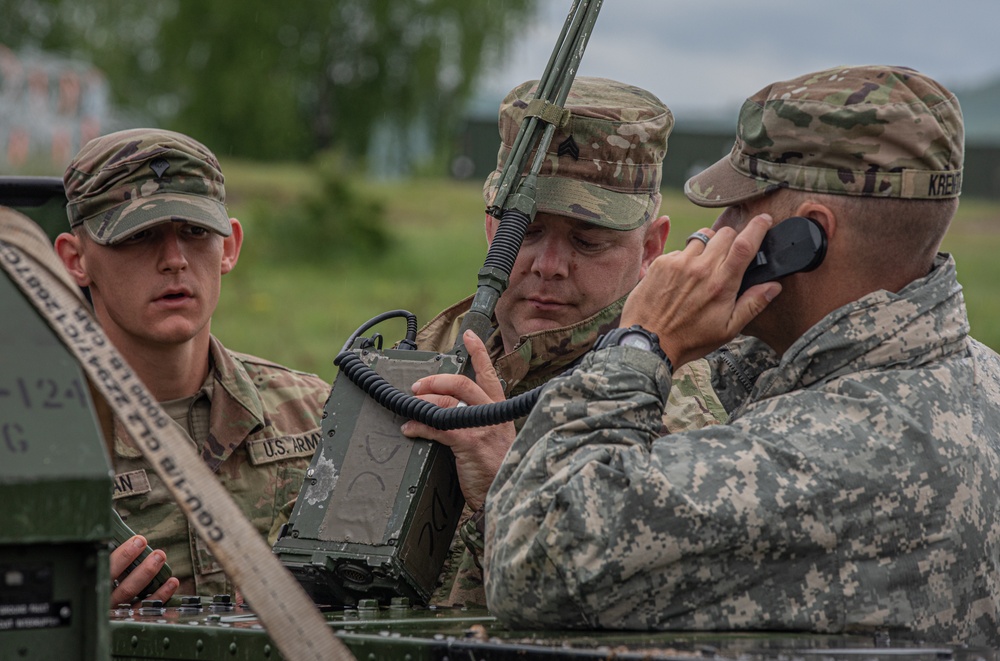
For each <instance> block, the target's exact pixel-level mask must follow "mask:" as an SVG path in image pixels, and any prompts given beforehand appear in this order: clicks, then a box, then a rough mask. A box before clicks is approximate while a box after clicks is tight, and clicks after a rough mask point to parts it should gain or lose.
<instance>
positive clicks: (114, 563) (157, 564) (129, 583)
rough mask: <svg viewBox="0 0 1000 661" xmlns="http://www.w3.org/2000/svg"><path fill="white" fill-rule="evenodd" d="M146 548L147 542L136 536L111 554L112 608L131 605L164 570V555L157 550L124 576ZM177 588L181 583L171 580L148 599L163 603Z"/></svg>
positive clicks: (173, 578) (171, 578) (172, 578)
mask: <svg viewBox="0 0 1000 661" xmlns="http://www.w3.org/2000/svg"><path fill="white" fill-rule="evenodd" d="M145 548H146V538H145V537H143V536H142V535H136V536H134V537H132V538H130V539H129V540H128V541H126V542H125V543H124V544H121V545H120V546H119V547H118V548H116V549H115V550H114V551H112V552H111V576H112V577H113V581H112V583H111V606H112V607H114V606H117V605H118V604H131V603H132V602H133V601H135V600H136V598H137V597H138V596H139V595H140V594H141V593H142V591H143V589H144V588H145V587H146V586H147V585H149V582H150V581H152V580H153V578H154V577H155V576H156V574H157V572H159V571H160V568H161V567H163V563H165V562H166V561H167V555H166V554H165V553H164V552H163V551H161V550H159V549H157V550H155V551H153V552H152V553H150V554H149V555H148V556H147V557H146V559H145V560H143V561H142V563H141V564H140V565H139V566H138V567H136V568H135V569H133V570H132V572H131V573H130V574H129V575H128V576H125V575H123V574H124V572H125V570H126V569H127V568H128V567H129V565H131V564H132V561H133V560H135V559H136V558H138V557H139V556H140V555H141V554H142V552H143V550H144V549H145ZM179 586H180V581H178V580H177V578H175V577H173V576H171V577H170V578H169V579H167V580H166V581H165V582H164V583H163V585H161V586H160V587H159V589H157V590H156V592H154V593H153V594H151V595H149V596H148V597H147V599H159V600H161V601H163V602H164V603H166V601H167V600H168V599H170V597H171V595H173V593H174V592H175V591H176V590H177V588H178V587H179Z"/></svg>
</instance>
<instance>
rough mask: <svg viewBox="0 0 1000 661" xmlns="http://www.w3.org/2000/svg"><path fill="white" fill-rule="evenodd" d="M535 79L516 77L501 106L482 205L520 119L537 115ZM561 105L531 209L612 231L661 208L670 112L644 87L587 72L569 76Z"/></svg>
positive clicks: (641, 220) (490, 201) (632, 226)
mask: <svg viewBox="0 0 1000 661" xmlns="http://www.w3.org/2000/svg"><path fill="white" fill-rule="evenodd" d="M537 84H538V81H535V80H531V81H528V82H526V83H522V84H521V85H519V86H517V87H515V88H514V89H513V90H511V91H510V92H509V93H508V94H507V96H506V97H505V98H504V100H503V102H502V103H501V104H500V119H499V122H498V126H499V130H500V151H499V153H498V154H497V169H496V170H495V171H494V172H493V173H492V174H491V175H490V176H489V177H487V179H486V182H485V183H484V185H483V198H484V199H485V200H486V204H487V206H489V205H492V204H493V201H494V198H495V196H496V193H497V190H498V189H499V187H500V185H501V181H500V172H501V170H502V169H503V166H504V163H506V162H507V159H508V158H509V157H510V154H511V151H512V150H513V146H514V141H515V138H516V137H517V132H518V129H519V128H520V126H521V121H522V119H523V118H524V116H525V114H526V113H531V114H532V116H534V115H535V114H538V113H536V111H535V106H534V104H533V101H534V98H535V94H536V92H537ZM538 103H541V102H538ZM564 109H565V111H567V113H568V114H566V113H564V114H563V119H564V123H561V124H559V125H558V128H557V129H556V131H555V134H554V135H553V138H552V141H551V143H549V148H548V150H547V151H546V153H545V161H544V162H543V164H542V169H541V172H540V173H539V178H538V188H537V195H536V197H535V201H536V202H537V204H538V210H539V211H542V212H545V213H552V214H557V215H560V216H566V217H568V218H575V219H577V220H583V221H586V222H589V223H594V224H595V225H602V226H605V227H611V228H613V229H619V230H630V229H635V228H636V227H639V226H640V225H642V223H644V222H645V221H647V220H650V219H652V218H653V216H654V214H655V213H656V211H657V209H659V207H660V182H661V180H662V170H663V157H664V156H665V155H666V153H667V136H669V135H670V131H671V130H672V129H673V127H674V116H673V114H672V113H671V112H670V110H669V109H668V108H667V107H666V106H665V105H664V104H663V102H662V101H660V100H659V99H658V98H656V97H655V96H654V95H653V94H651V93H649V92H647V91H646V90H644V89H640V88H638V87H634V86H632V85H627V84H625V83H621V82H618V81H617V80H610V79H606V78H586V77H581V78H577V79H576V80H575V81H573V86H572V88H571V89H570V92H569V95H568V97H567V98H566V103H565V105H564ZM539 112H541V111H539ZM532 160H533V159H529V160H528V164H529V166H528V167H530V164H531V161H532ZM526 170H527V168H526Z"/></svg>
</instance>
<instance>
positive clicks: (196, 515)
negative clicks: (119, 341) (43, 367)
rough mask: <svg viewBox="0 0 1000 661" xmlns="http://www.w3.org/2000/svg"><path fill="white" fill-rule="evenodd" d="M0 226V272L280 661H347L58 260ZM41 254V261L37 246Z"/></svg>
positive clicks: (316, 613) (343, 650) (8, 224)
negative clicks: (133, 449) (99, 399)
mask: <svg viewBox="0 0 1000 661" xmlns="http://www.w3.org/2000/svg"><path fill="white" fill-rule="evenodd" d="M0 220H2V221H4V222H0V237H3V239H0V266H2V267H3V270H4V271H6V272H7V274H8V275H9V276H10V279H11V280H12V281H13V282H14V283H15V284H17V286H18V287H19V288H20V289H21V291H22V292H23V293H24V295H25V297H26V298H27V299H28V300H29V301H30V302H31V303H32V304H33V305H34V306H35V308H37V310H38V311H39V313H40V314H41V315H42V317H44V318H45V320H46V321H47V322H48V324H49V325H50V326H51V327H52V329H53V330H54V331H55V332H56V333H57V334H58V335H59V337H60V338H61V339H62V341H63V343H65V345H66V347H67V348H68V349H69V350H70V351H71V352H72V353H73V355H74V356H75V357H76V358H77V360H78V361H79V362H80V365H81V367H83V369H84V371H85V372H86V373H87V375H88V376H89V377H90V379H91V381H92V382H93V383H94V385H95V387H96V388H97V390H98V391H99V392H100V393H101V394H102V395H103V396H104V398H105V399H106V400H107V402H108V403H109V404H110V406H111V408H112V410H113V411H114V412H115V414H116V416H117V417H118V419H119V420H120V421H121V422H122V424H123V425H124V427H125V428H126V429H127V430H128V432H129V433H130V434H131V435H132V438H134V439H135V440H136V442H137V445H138V446H139V447H140V448H141V449H142V452H143V454H144V455H145V456H146V459H147V460H148V461H149V463H150V465H151V466H152V467H153V468H154V469H155V470H156V472H157V474H158V475H159V476H160V478H161V479H162V480H163V483H164V484H165V485H166V486H167V488H168V489H169V490H170V492H171V494H172V495H173V497H174V500H176V501H177V504H178V505H179V506H180V507H181V509H182V510H183V511H184V513H185V515H186V516H187V518H188V520H189V521H190V523H191V526H192V527H193V528H195V529H196V530H197V531H198V534H199V535H201V538H202V539H203V540H205V542H206V543H207V544H208V546H209V548H210V549H211V550H212V553H213V554H214V555H215V557H216V558H217V559H218V560H219V562H220V564H221V565H222V566H223V568H224V569H225V571H226V573H227V574H228V575H229V577H230V578H232V580H233V582H234V583H235V584H236V585H237V586H238V587H239V589H240V591H241V592H242V594H243V595H245V596H246V598H247V599H248V600H249V602H250V603H251V604H253V608H254V611H255V612H256V614H257V615H258V617H259V618H260V620H261V622H262V623H263V624H264V626H265V627H266V628H267V632H268V634H269V635H270V636H271V639H272V640H273V641H274V643H275V645H277V647H278V650H279V651H280V652H281V654H282V656H283V657H284V658H286V659H288V660H289V661H300V660H302V661H307V660H315V661H320V660H323V661H327V660H329V659H354V656H353V655H352V654H351V652H350V650H348V649H347V647H346V646H345V645H344V644H343V642H341V641H340V639H338V638H337V637H336V636H335V635H334V633H333V631H332V630H331V628H330V627H329V626H328V625H327V623H326V620H325V619H324V618H323V615H322V614H321V613H320V612H319V610H318V609H317V608H316V606H315V604H313V602H312V600H311V599H310V598H309V597H308V595H306V593H305V591H304V590H303V589H302V586H300V585H299V584H298V582H296V581H295V579H294V578H293V577H292V575H291V574H290V573H289V572H288V570H286V569H285V567H284V566H283V565H282V564H281V562H280V561H279V560H278V558H277V556H275V555H274V554H273V553H272V552H271V549H270V548H268V546H267V543H266V542H265V541H264V539H263V538H262V537H261V535H260V533H258V532H257V530H256V529H254V528H253V526H252V525H250V523H249V522H248V521H247V519H246V517H245V516H244V515H243V513H242V511H240V509H239V507H237V505H236V503H235V502H233V499H232V497H231V496H230V495H229V493H228V492H227V491H226V489H225V488H224V487H223V486H222V485H221V484H220V483H219V481H218V480H217V479H216V478H215V476H214V475H212V473H211V471H209V469H208V467H207V466H206V465H205V463H204V462H203V461H202V460H201V458H200V457H199V456H198V455H197V453H196V452H195V450H194V448H193V447H192V446H191V445H190V444H189V443H187V442H185V440H184V439H183V438H182V437H181V435H180V432H179V431H178V430H177V429H176V428H175V427H174V425H173V424H171V422H170V418H169V417H168V416H167V415H166V413H164V411H163V409H162V408H161V407H160V405H159V404H158V403H157V402H156V400H155V399H154V398H153V397H152V395H150V393H149V391H148V390H147V389H146V387H145V386H144V385H143V384H142V383H141V382H140V381H139V378H138V377H137V376H136V375H135V373H134V372H132V370H131V368H130V367H129V366H128V365H127V364H126V363H125V360H124V359H123V358H122V356H121V354H119V353H118V351H117V350H116V349H115V348H114V346H113V345H112V344H111V342H110V341H109V340H108V339H107V336H106V335H105V334H104V331H102V330H101V327H100V326H99V325H98V323H97V322H96V321H95V319H94V318H93V316H92V315H91V313H90V310H89V308H88V307H87V305H86V303H84V301H83V299H82V298H80V296H79V293H78V290H76V287H75V285H73V284H72V283H71V281H69V280H68V278H64V277H62V276H61V275H60V274H59V272H58V271H56V272H53V270H52V269H53V268H56V269H59V271H61V270H62V265H61V264H59V263H58V258H57V257H56V258H55V260H53V259H51V258H49V257H42V258H41V259H36V258H35V257H34V256H32V255H29V253H28V252H26V250H30V251H31V252H32V253H36V250H35V246H36V245H37V244H36V243H35V242H34V241H30V240H29V241H25V240H24V239H25V238H26V237H28V238H29V239H30V236H29V235H30V232H24V231H23V228H22V227H20V226H18V227H15V226H14V224H13V223H11V222H9V221H10V220H11V219H10V218H9V217H4V215H0ZM23 224H24V223H21V225H23ZM18 231H21V232H22V233H21V234H20V235H19V234H18ZM18 239H21V240H20V241H19V240H18ZM15 243H19V244H21V245H22V246H24V248H25V250H22V248H20V247H18V246H17V245H15ZM45 248H47V252H48V253H50V254H51V252H52V249H51V246H49V245H48V244H47V242H46V244H45ZM53 257H54V255H53ZM56 264H59V265H58V266H56Z"/></svg>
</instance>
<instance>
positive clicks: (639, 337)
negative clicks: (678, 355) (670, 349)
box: [594, 324, 674, 372]
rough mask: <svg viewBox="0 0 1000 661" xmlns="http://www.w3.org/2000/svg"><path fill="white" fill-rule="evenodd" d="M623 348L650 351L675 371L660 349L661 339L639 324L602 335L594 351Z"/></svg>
mask: <svg viewBox="0 0 1000 661" xmlns="http://www.w3.org/2000/svg"><path fill="white" fill-rule="evenodd" d="M621 346H626V347H635V348H636V349H643V350H645V351H649V352H651V353H653V354H654V355H656V356H659V358H660V360H662V361H663V362H665V363H666V364H667V367H669V368H670V371H671V372H673V371H674V366H673V364H672V363H671V362H670V358H668V357H667V354H666V353H664V352H663V349H662V348H661V347H660V338H658V337H657V336H656V333H654V332H652V331H648V330H646V329H645V328H643V327H642V326H640V325H638V324H633V325H632V326H629V327H628V328H616V329H614V330H613V331H611V332H610V333H608V334H606V335H602V336H601V337H600V338H598V340H597V344H595V345H594V350H598V349H606V348H608V347H621Z"/></svg>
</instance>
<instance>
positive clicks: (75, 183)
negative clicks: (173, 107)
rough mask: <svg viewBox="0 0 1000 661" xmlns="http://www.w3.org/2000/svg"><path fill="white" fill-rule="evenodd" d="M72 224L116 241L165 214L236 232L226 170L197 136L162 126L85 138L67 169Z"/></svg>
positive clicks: (104, 240)
mask: <svg viewBox="0 0 1000 661" xmlns="http://www.w3.org/2000/svg"><path fill="white" fill-rule="evenodd" d="M63 185H64V186H65V188H66V198H67V199H68V200H69V204H67V206H66V213H67V215H68V216H69V224H70V227H71V228H74V229H75V228H77V227H79V226H81V225H82V226H83V227H85V228H86V229H87V233H88V234H89V235H90V238H91V239H93V240H94V241H95V242H97V243H99V244H101V245H113V244H115V243H118V242H120V241H123V240H125V239H127V238H128V237H130V236H132V235H133V234H135V233H136V232H138V231H140V230H143V229H145V228H147V227H151V226H153V225H156V224H158V223H162V222H164V221H169V220H176V221H185V222H189V223H192V224H194V225H199V226H201V227H204V228H205V229H208V230H211V231H213V232H216V233H218V234H221V235H222V236H229V234H230V233H231V232H232V229H231V228H230V225H229V214H228V213H226V188H225V178H224V177H223V176H222V170H221V169H220V168H219V162H218V160H216V158H215V155H214V154H213V153H212V152H211V151H210V150H209V149H208V147H206V146H205V145H203V144H201V143H200V142H198V141H197V140H194V139H192V138H189V137H188V136H186V135H182V134H180V133H174V132H172V131H163V130H160V129H131V130H128V131H119V132H117V133H111V134H108V135H106V136H102V137H99V138H95V139H93V140H91V141H90V142H88V143H87V144H86V145H84V147H83V149H81V150H80V153H79V154H77V155H76V158H74V159H73V162H72V163H70V165H69V167H68V168H66V172H65V174H64V175H63Z"/></svg>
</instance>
